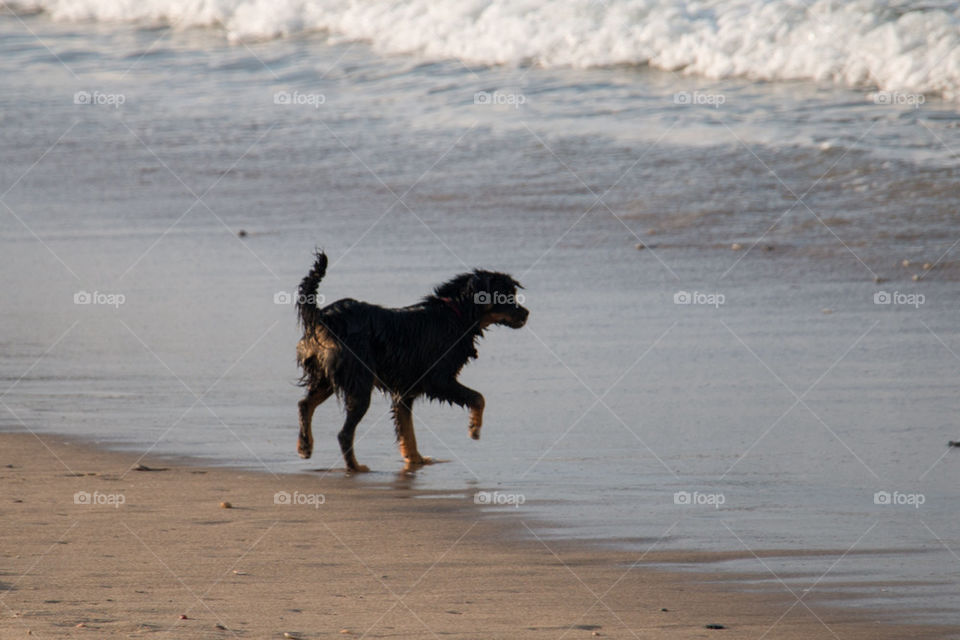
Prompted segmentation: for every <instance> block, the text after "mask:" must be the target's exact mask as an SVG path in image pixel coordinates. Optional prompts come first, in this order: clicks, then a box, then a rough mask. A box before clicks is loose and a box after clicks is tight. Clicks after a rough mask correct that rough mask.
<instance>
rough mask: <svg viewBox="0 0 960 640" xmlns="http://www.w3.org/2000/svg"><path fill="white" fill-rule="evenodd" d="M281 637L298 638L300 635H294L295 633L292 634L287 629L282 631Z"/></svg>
mask: <svg viewBox="0 0 960 640" xmlns="http://www.w3.org/2000/svg"><path fill="white" fill-rule="evenodd" d="M283 637H284V638H290V640H300V636H298V635H296V634H294V633H289V632H287V631H284V632H283Z"/></svg>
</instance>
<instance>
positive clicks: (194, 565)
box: [0, 432, 960, 639]
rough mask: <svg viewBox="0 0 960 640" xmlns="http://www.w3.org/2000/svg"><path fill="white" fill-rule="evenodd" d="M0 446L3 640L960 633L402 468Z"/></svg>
mask: <svg viewBox="0 0 960 640" xmlns="http://www.w3.org/2000/svg"><path fill="white" fill-rule="evenodd" d="M0 452H2V453H0V477H2V486H3V487H4V491H3V499H2V501H0V505H2V506H0V516H2V520H0V521H2V524H0V538H2V539H3V540H5V541H8V544H7V545H5V547H4V549H3V551H2V552H0V553H2V555H0V557H2V563H3V566H4V570H3V572H2V574H0V635H2V636H3V637H4V638H7V637H11V638H16V637H27V636H28V632H30V633H31V634H32V635H34V636H38V637H77V636H80V635H82V634H90V635H89V637H94V636H96V637H144V636H148V635H151V634H154V633H161V634H164V633H166V632H173V633H174V635H176V636H179V637H211V638H217V637H225V638H228V637H258V638H260V637H285V636H284V634H288V636H287V637H295V638H304V639H307V638H322V637H334V636H337V637H343V636H347V637H350V636H356V637H371V638H375V637H386V636H391V637H411V638H414V637H431V636H434V637H439V636H442V635H445V634H446V635H454V636H455V637H463V638H490V637H511V638H548V637H549V638H557V637H569V638H579V637H598V636H600V637H619V638H628V637H635V638H640V637H654V636H655V637H657V638H664V637H665V638H702V637H710V635H711V634H715V633H722V634H725V635H723V636H722V637H736V638H739V637H744V638H747V637H753V638H757V637H762V636H764V635H766V636H767V637H777V638H809V637H830V636H833V635H838V636H841V637H844V638H901V637H905V636H906V635H909V637H914V638H947V637H960V633H958V632H957V631H956V630H955V629H953V628H951V627H946V626H943V627H937V626H933V625H925V624H906V625H904V624H897V623H896V622H895V621H894V620H892V619H891V618H892V616H891V615H890V614H887V615H882V614H881V612H877V611H864V610H854V609H851V608H844V606H843V604H842V601H843V600H844V599H846V596H845V595H842V594H836V593H834V594H831V593H829V592H822V593H817V592H811V593H809V594H808V593H806V592H803V593H798V590H794V591H793V592H792V593H796V595H791V591H789V590H788V589H787V587H786V586H785V585H781V586H779V587H777V586H774V587H773V588H770V587H768V586H763V585H762V586H761V587H760V589H759V590H756V589H755V590H753V591H749V592H748V591H747V588H746V585H745V583H744V582H743V580H744V578H745V576H742V575H728V574H718V573H706V572H703V571H697V570H693V571H688V570H686V569H685V570H683V571H681V570H669V569H664V567H663V565H664V564H670V563H673V564H678V565H684V566H686V567H697V566H698V565H704V564H709V563H710V562H712V561H716V560H721V559H724V558H728V557H730V555H731V554H730V553H711V552H703V551H696V550H691V551H686V552H677V551H658V550H656V548H655V545H653V548H652V549H650V550H648V552H640V553H638V552H629V551H622V550H616V549H609V548H600V545H595V544H590V543H586V542H584V541H578V540H559V539H555V538H549V539H545V538H543V537H542V536H538V534H537V533H536V529H537V524H536V523H534V522H532V521H530V520H525V519H524V518H523V517H522V516H519V515H516V514H514V513H513V511H510V512H509V515H508V517H504V516H503V514H502V513H501V512H497V513H496V514H494V515H490V514H488V513H481V512H479V511H477V510H476V508H475V507H474V506H473V503H472V500H469V501H468V500H465V499H464V497H463V496H462V491H460V492H457V493H456V494H448V493H445V492H438V491H436V490H420V489H416V488H415V487H414V486H413V485H414V482H413V480H414V478H412V477H411V476H407V475H406V474H403V473H399V474H396V475H395V476H394V477H393V478H392V479H391V480H387V481H383V482H374V483H371V482H364V483H362V484H361V483H358V482H357V481H356V478H354V477H350V476H347V475H346V474H335V473H327V474H324V475H323V477H322V478H321V477H319V476H318V474H311V473H301V474H283V475H281V476H276V477H274V476H271V475H270V474H268V473H264V472H262V471H249V470H237V469H231V468H229V467H206V466H199V465H195V464H192V461H191V460H189V459H185V458H173V457H170V456H147V457H144V458H143V459H142V460H140V461H139V463H138V462H137V460H138V458H140V456H141V454H132V453H130V454H128V453H122V452H115V451H106V450H103V449H101V448H98V447H97V446H95V445H92V444H90V443H88V442H86V441H84V440H81V439H77V438H70V437H64V436H57V435H48V434H30V433H9V432H4V433H0ZM135 464H141V465H143V466H144V467H146V468H145V469H144V470H133V469H131V466H132V465H135ZM78 495H79V496H80V497H79V498H78V497H77V496H78ZM121 496H122V497H121ZM278 496H279V497H278ZM284 496H287V497H286V498H284ZM228 505H229V508H225V507H227V506H228ZM788 553H789V552H788ZM797 553H813V552H804V551H802V550H799V551H797ZM768 554H769V555H770V556H773V555H778V554H779V555H784V552H758V556H759V557H764V556H766V555H768ZM816 554H819V555H829V554H824V553H823V552H819V551H818V552H816ZM740 555H743V554H740ZM767 577H768V578H769V577H770V576H769V575H768V576H767ZM800 597H802V600H798V598H800ZM182 616H183V617H182ZM707 625H722V626H723V627H724V629H723V630H722V631H721V630H713V629H710V628H708V627H707Z"/></svg>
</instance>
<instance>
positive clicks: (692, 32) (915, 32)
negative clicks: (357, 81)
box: [8, 0, 960, 99]
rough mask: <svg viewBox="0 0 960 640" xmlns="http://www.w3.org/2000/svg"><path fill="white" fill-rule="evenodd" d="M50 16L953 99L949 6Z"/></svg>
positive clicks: (539, 5) (308, 2)
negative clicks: (308, 34) (323, 35)
mask: <svg viewBox="0 0 960 640" xmlns="http://www.w3.org/2000/svg"><path fill="white" fill-rule="evenodd" d="M8 5H13V6H14V7H15V8H22V9H34V10H36V9H40V10H44V11H46V12H48V13H49V14H50V15H51V16H53V18H55V19H58V20H73V21H80V20H103V21H136V22H146V23H151V24H157V23H161V24H164V23H166V24H173V25H175V26H177V27H194V26H211V27H217V28H223V29H225V30H226V32H227V35H228V37H229V38H230V39H232V40H244V39H260V38H274V37H282V36H286V35H289V34H293V33H298V32H302V31H325V32H328V33H330V34H331V36H333V37H336V38H341V39H351V40H353V39H356V40H365V41H369V42H370V43H372V45H373V46H374V47H375V48H376V49H377V50H379V51H382V52H385V53H410V54H416V55H420V56H424V57H428V58H459V59H461V60H464V61H469V62H473V63H483V64H525V63H532V64H537V65H542V66H546V67H579V68H583V67H593V66H604V65H620V64H627V65H640V64H649V65H651V66H654V67H658V68H662V69H669V70H674V71H678V72H683V73H691V74H701V75H704V76H707V77H710V78H724V77H730V76H745V77H749V78H756V79H760V80H798V79H814V80H820V81H832V82H837V83H842V84H846V85H850V86H857V87H864V86H877V87H879V89H881V90H884V91H903V92H915V93H926V94H940V95H943V96H945V97H947V98H949V99H960V2H956V1H953V0H951V1H937V0H932V1H929V2H916V1H913V2H910V1H903V0H900V1H897V0H849V1H846V2H844V1H843V0H817V1H814V2H810V1H808V0H699V1H697V0H687V1H681V0H446V1H444V0H369V1H365V2H356V1H349V0H15V1H14V2H9V1H8Z"/></svg>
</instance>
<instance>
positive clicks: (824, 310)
mask: <svg viewBox="0 0 960 640" xmlns="http://www.w3.org/2000/svg"><path fill="white" fill-rule="evenodd" d="M820 311H822V312H823V313H825V314H827V315H830V314H831V313H833V309H821V310H820Z"/></svg>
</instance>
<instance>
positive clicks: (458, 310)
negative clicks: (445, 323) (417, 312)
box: [440, 298, 463, 318]
mask: <svg viewBox="0 0 960 640" xmlns="http://www.w3.org/2000/svg"><path fill="white" fill-rule="evenodd" d="M440 299H441V300H443V302H444V304H446V305H447V306H448V307H450V308H451V309H453V312H454V313H455V314H457V317H458V318H462V317H463V314H462V313H461V312H460V309H458V308H457V305H455V304H454V303H453V300H452V299H450V298H440Z"/></svg>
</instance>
